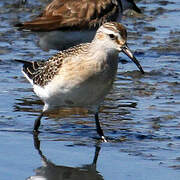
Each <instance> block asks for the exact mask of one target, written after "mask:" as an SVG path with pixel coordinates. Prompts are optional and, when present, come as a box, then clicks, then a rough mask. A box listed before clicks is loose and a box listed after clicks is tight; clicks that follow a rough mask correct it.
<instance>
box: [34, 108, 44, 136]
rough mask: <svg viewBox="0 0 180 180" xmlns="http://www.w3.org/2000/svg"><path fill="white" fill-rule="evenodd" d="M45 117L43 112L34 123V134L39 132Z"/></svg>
mask: <svg viewBox="0 0 180 180" xmlns="http://www.w3.org/2000/svg"><path fill="white" fill-rule="evenodd" d="M42 117H43V112H42V113H41V114H40V115H39V116H38V118H37V119H36V120H35V121H34V129H33V131H34V132H36V133H37V132H38V129H39V126H40V124H41V118H42Z"/></svg>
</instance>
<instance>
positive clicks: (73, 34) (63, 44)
mask: <svg viewBox="0 0 180 180" xmlns="http://www.w3.org/2000/svg"><path fill="white" fill-rule="evenodd" d="M37 34H38V36H39V42H38V44H39V46H40V47H41V48H42V49H44V50H49V49H57V50H64V49H67V48H69V47H72V46H75V45H77V44H81V43H86V42H90V41H91V40H92V39H93V37H94V35H95V30H94V31H93V30H83V31H50V32H39V33H37Z"/></svg>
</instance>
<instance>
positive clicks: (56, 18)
mask: <svg viewBox="0 0 180 180" xmlns="http://www.w3.org/2000/svg"><path fill="white" fill-rule="evenodd" d="M126 9H133V10H135V11H136V12H138V13H140V12H141V11H140V9H139V8H138V7H137V6H136V4H135V3H134V1H133V0H54V1H52V2H51V3H50V4H49V5H48V6H47V7H46V8H45V10H44V11H43V13H42V14H41V15H39V16H38V17H37V18H35V19H34V20H32V21H28V22H24V23H20V24H16V26H17V27H19V29H26V30H32V31H36V32H37V33H36V34H37V36H38V37H39V38H38V46H40V47H41V48H42V49H43V50H49V49H57V50H64V49H67V48H69V47H72V46H75V45H77V44H80V43H85V42H90V41H92V39H93V37H94V35H95V32H96V30H97V28H98V27H99V26H100V25H101V24H103V23H105V22H109V21H117V22H120V20H121V17H122V13H123V11H125V10H126ZM42 31H43V32H42Z"/></svg>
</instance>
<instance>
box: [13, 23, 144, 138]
mask: <svg viewBox="0 0 180 180" xmlns="http://www.w3.org/2000/svg"><path fill="white" fill-rule="evenodd" d="M119 52H123V53H125V54H126V55H127V56H128V57H129V58H130V59H131V60H132V61H133V62H134V63H135V64H136V65H137V67H138V68H139V70H140V71H141V72H142V73H144V71H143V69H142V67H141V65H140V64H139V62H138V60H137V59H136V58H135V57H134V55H133V54H132V53H131V51H130V49H129V48H128V46H127V32H126V29H125V27H124V26H123V25H121V24H120V23H117V22H107V23H104V24H103V25H102V26H100V28H99V29H98V30H97V32H96V35H95V37H94V39H93V40H92V42H91V43H84V44H80V45H77V46H74V47H72V48H69V49H67V50H64V51H60V52H59V53H57V54H56V55H54V56H52V57H51V58H50V59H48V60H47V61H40V62H38V61H35V62H27V61H23V60H17V61H18V62H21V63H23V64H24V65H23V69H22V72H23V73H24V75H25V77H26V78H27V79H28V80H29V81H30V83H31V84H32V85H33V88H34V92H35V93H36V94H37V96H39V97H40V98H41V100H42V101H43V102H44V108H43V110H42V113H41V115H40V116H39V117H38V118H37V119H36V120H35V123H34V132H37V131H38V129H39V126H40V120H41V118H42V116H43V113H44V112H46V111H49V110H51V109H59V108H61V107H85V108H87V109H88V110H89V111H90V112H93V113H94V115H95V122H96V130H97V133H98V134H99V136H100V138H101V139H102V140H103V141H106V139H105V137H104V133H103V130H102V129H101V127H100V123H99V117H98V113H99V106H100V103H101V102H102V101H103V100H104V97H105V96H106V95H107V94H108V92H109V90H110V89H111V87H112V84H113V81H114V78H115V75H116V72H117V66H118V54H119Z"/></svg>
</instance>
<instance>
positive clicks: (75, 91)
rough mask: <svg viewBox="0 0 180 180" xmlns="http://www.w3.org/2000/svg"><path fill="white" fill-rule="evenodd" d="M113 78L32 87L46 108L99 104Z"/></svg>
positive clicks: (109, 87)
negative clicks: (75, 83)
mask: <svg viewBox="0 0 180 180" xmlns="http://www.w3.org/2000/svg"><path fill="white" fill-rule="evenodd" d="M113 80H114V78H110V79H106V81H104V80H100V79H99V80H98V79H96V78H95V79H92V80H90V81H87V82H83V83H81V84H79V85H74V86H73V85H72V84H73V83H70V82H69V83H67V84H61V85H60V84H59V85H57V86H47V87H45V88H44V89H43V91H42V90H38V88H34V90H35V92H36V94H37V95H38V96H39V97H40V98H41V99H42V100H43V101H44V103H45V107H46V110H47V109H57V108H60V107H85V108H89V107H91V106H99V104H100V103H101V102H102V101H103V100H104V97H105V96H106V95H107V94H108V92H109V90H110V89H111V87H112V83H113Z"/></svg>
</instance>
